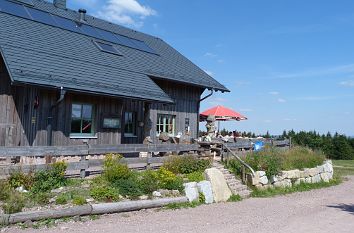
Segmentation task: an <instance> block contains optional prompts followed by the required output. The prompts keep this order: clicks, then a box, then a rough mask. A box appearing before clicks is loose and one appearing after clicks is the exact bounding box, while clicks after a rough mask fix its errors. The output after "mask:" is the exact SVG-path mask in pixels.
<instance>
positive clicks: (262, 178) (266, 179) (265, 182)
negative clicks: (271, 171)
mask: <svg viewBox="0 0 354 233" xmlns="http://www.w3.org/2000/svg"><path fill="white" fill-rule="evenodd" d="M259 183H261V184H263V185H266V184H268V177H266V176H262V177H261V178H259Z"/></svg>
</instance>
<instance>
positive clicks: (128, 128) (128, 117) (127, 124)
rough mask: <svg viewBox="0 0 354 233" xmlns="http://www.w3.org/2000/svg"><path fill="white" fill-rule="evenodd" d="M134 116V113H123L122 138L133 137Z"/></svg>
mask: <svg viewBox="0 0 354 233" xmlns="http://www.w3.org/2000/svg"><path fill="white" fill-rule="evenodd" d="M135 129H136V114H135V112H125V113H124V136H135Z"/></svg>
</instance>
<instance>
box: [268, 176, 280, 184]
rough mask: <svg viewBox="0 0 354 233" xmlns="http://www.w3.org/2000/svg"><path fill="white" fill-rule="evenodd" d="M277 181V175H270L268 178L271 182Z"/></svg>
mask: <svg viewBox="0 0 354 233" xmlns="http://www.w3.org/2000/svg"><path fill="white" fill-rule="evenodd" d="M278 181H279V178H278V176H271V177H270V179H269V182H270V183H271V184H274V183H275V182H278Z"/></svg>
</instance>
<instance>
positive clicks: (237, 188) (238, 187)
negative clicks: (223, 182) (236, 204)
mask: <svg viewBox="0 0 354 233" xmlns="http://www.w3.org/2000/svg"><path fill="white" fill-rule="evenodd" d="M229 188H230V189H232V190H234V191H237V192H241V191H243V190H247V187H245V186H240V185H238V186H229Z"/></svg>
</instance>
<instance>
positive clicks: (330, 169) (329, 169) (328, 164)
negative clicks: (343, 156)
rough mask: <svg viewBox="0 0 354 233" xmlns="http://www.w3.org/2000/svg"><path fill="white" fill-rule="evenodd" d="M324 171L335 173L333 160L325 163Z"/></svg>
mask: <svg viewBox="0 0 354 233" xmlns="http://www.w3.org/2000/svg"><path fill="white" fill-rule="evenodd" d="M322 167H323V170H324V172H328V173H333V166H332V161H330V160H328V161H326V162H325V163H324V164H323V165H322Z"/></svg>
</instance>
